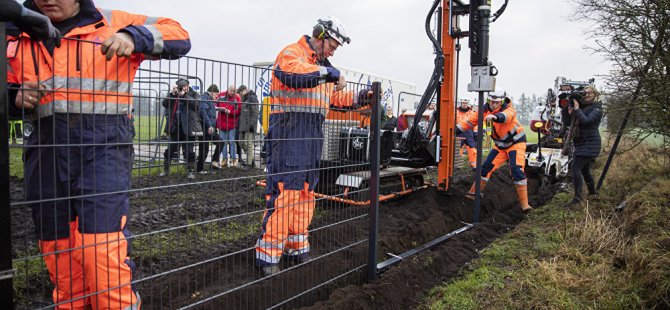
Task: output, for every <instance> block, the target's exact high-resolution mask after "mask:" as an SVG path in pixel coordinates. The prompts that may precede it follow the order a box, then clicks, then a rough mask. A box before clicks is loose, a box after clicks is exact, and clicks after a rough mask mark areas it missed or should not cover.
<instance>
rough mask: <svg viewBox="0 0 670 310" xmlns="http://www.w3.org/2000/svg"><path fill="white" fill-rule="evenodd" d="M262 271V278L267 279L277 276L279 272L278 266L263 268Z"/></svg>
mask: <svg viewBox="0 0 670 310" xmlns="http://www.w3.org/2000/svg"><path fill="white" fill-rule="evenodd" d="M262 270H263V276H264V277H269V276H271V275H275V274H278V273H279V271H281V270H280V269H279V265H271V266H265V267H262Z"/></svg>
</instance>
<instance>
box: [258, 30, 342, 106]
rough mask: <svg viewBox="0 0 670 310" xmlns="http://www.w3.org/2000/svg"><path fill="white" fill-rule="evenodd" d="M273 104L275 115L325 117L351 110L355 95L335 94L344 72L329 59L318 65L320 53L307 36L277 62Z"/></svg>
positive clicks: (271, 96)
mask: <svg viewBox="0 0 670 310" xmlns="http://www.w3.org/2000/svg"><path fill="white" fill-rule="evenodd" d="M274 69H275V70H274V72H273V79H272V92H271V94H270V104H271V105H272V108H271V109H272V113H281V112H307V113H320V114H322V115H323V116H324V117H325V116H326V115H327V114H328V110H329V108H330V107H331V106H333V107H349V106H351V105H352V103H353V97H354V96H353V93H352V92H345V91H335V85H334V82H336V81H338V79H339V77H340V71H339V70H337V69H336V68H334V67H333V66H332V65H331V64H330V62H329V61H328V60H325V61H323V62H322V63H321V64H318V60H317V57H316V51H315V50H314V48H313V47H312V46H311V45H310V43H309V37H308V36H303V37H302V38H300V40H299V41H298V42H297V43H294V44H291V45H288V46H287V47H285V48H284V49H283V50H282V51H281V52H280V53H279V55H278V56H277V59H276V60H275V66H274Z"/></svg>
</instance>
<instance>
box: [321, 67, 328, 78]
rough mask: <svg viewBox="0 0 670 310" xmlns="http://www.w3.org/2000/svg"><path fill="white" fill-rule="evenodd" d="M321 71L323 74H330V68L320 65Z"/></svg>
mask: <svg viewBox="0 0 670 310" xmlns="http://www.w3.org/2000/svg"><path fill="white" fill-rule="evenodd" d="M319 73H321V76H326V75H328V69H327V68H326V67H323V66H319Z"/></svg>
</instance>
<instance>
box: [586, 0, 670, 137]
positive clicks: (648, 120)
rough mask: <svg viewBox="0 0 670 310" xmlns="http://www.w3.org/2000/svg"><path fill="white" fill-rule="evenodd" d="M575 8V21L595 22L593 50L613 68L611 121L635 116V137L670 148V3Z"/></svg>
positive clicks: (592, 2)
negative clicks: (658, 140)
mask: <svg viewBox="0 0 670 310" xmlns="http://www.w3.org/2000/svg"><path fill="white" fill-rule="evenodd" d="M573 3H574V5H575V14H574V15H573V16H574V19H575V20H581V21H584V20H587V21H591V22H593V23H594V27H592V28H591V29H590V30H589V31H588V33H589V34H590V36H591V37H592V38H594V39H595V40H596V46H594V47H592V49H593V50H594V51H595V52H597V53H599V54H601V55H603V56H605V58H606V59H607V60H609V61H611V62H612V63H613V68H612V70H611V71H610V72H609V73H608V74H607V75H606V76H605V77H604V82H605V88H606V89H607V95H606V100H607V111H608V113H609V116H608V118H609V119H610V121H613V120H614V121H619V122H620V121H621V118H620V117H616V116H622V115H625V114H629V115H632V118H631V120H630V123H629V124H631V125H630V126H628V129H627V131H628V132H627V134H628V135H629V136H634V137H636V138H637V139H638V140H639V141H641V140H642V139H644V138H646V137H648V136H650V135H658V136H660V137H662V139H663V143H664V145H666V146H667V145H668V144H670V138H669V137H670V0H655V1H654V0H573ZM626 112H627V113H626ZM631 112H632V113H631ZM610 128H612V127H610Z"/></svg>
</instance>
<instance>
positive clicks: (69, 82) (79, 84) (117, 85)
mask: <svg viewBox="0 0 670 310" xmlns="http://www.w3.org/2000/svg"><path fill="white" fill-rule="evenodd" d="M41 85H42V86H44V87H45V88H46V89H47V90H58V89H61V88H66V89H70V90H73V89H77V90H80V91H106V92H116V93H126V94H130V90H131V89H132V87H133V84H132V83H128V82H119V81H112V80H101V79H91V78H80V77H63V76H54V77H52V78H50V79H48V80H46V81H44V82H42V84H41Z"/></svg>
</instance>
